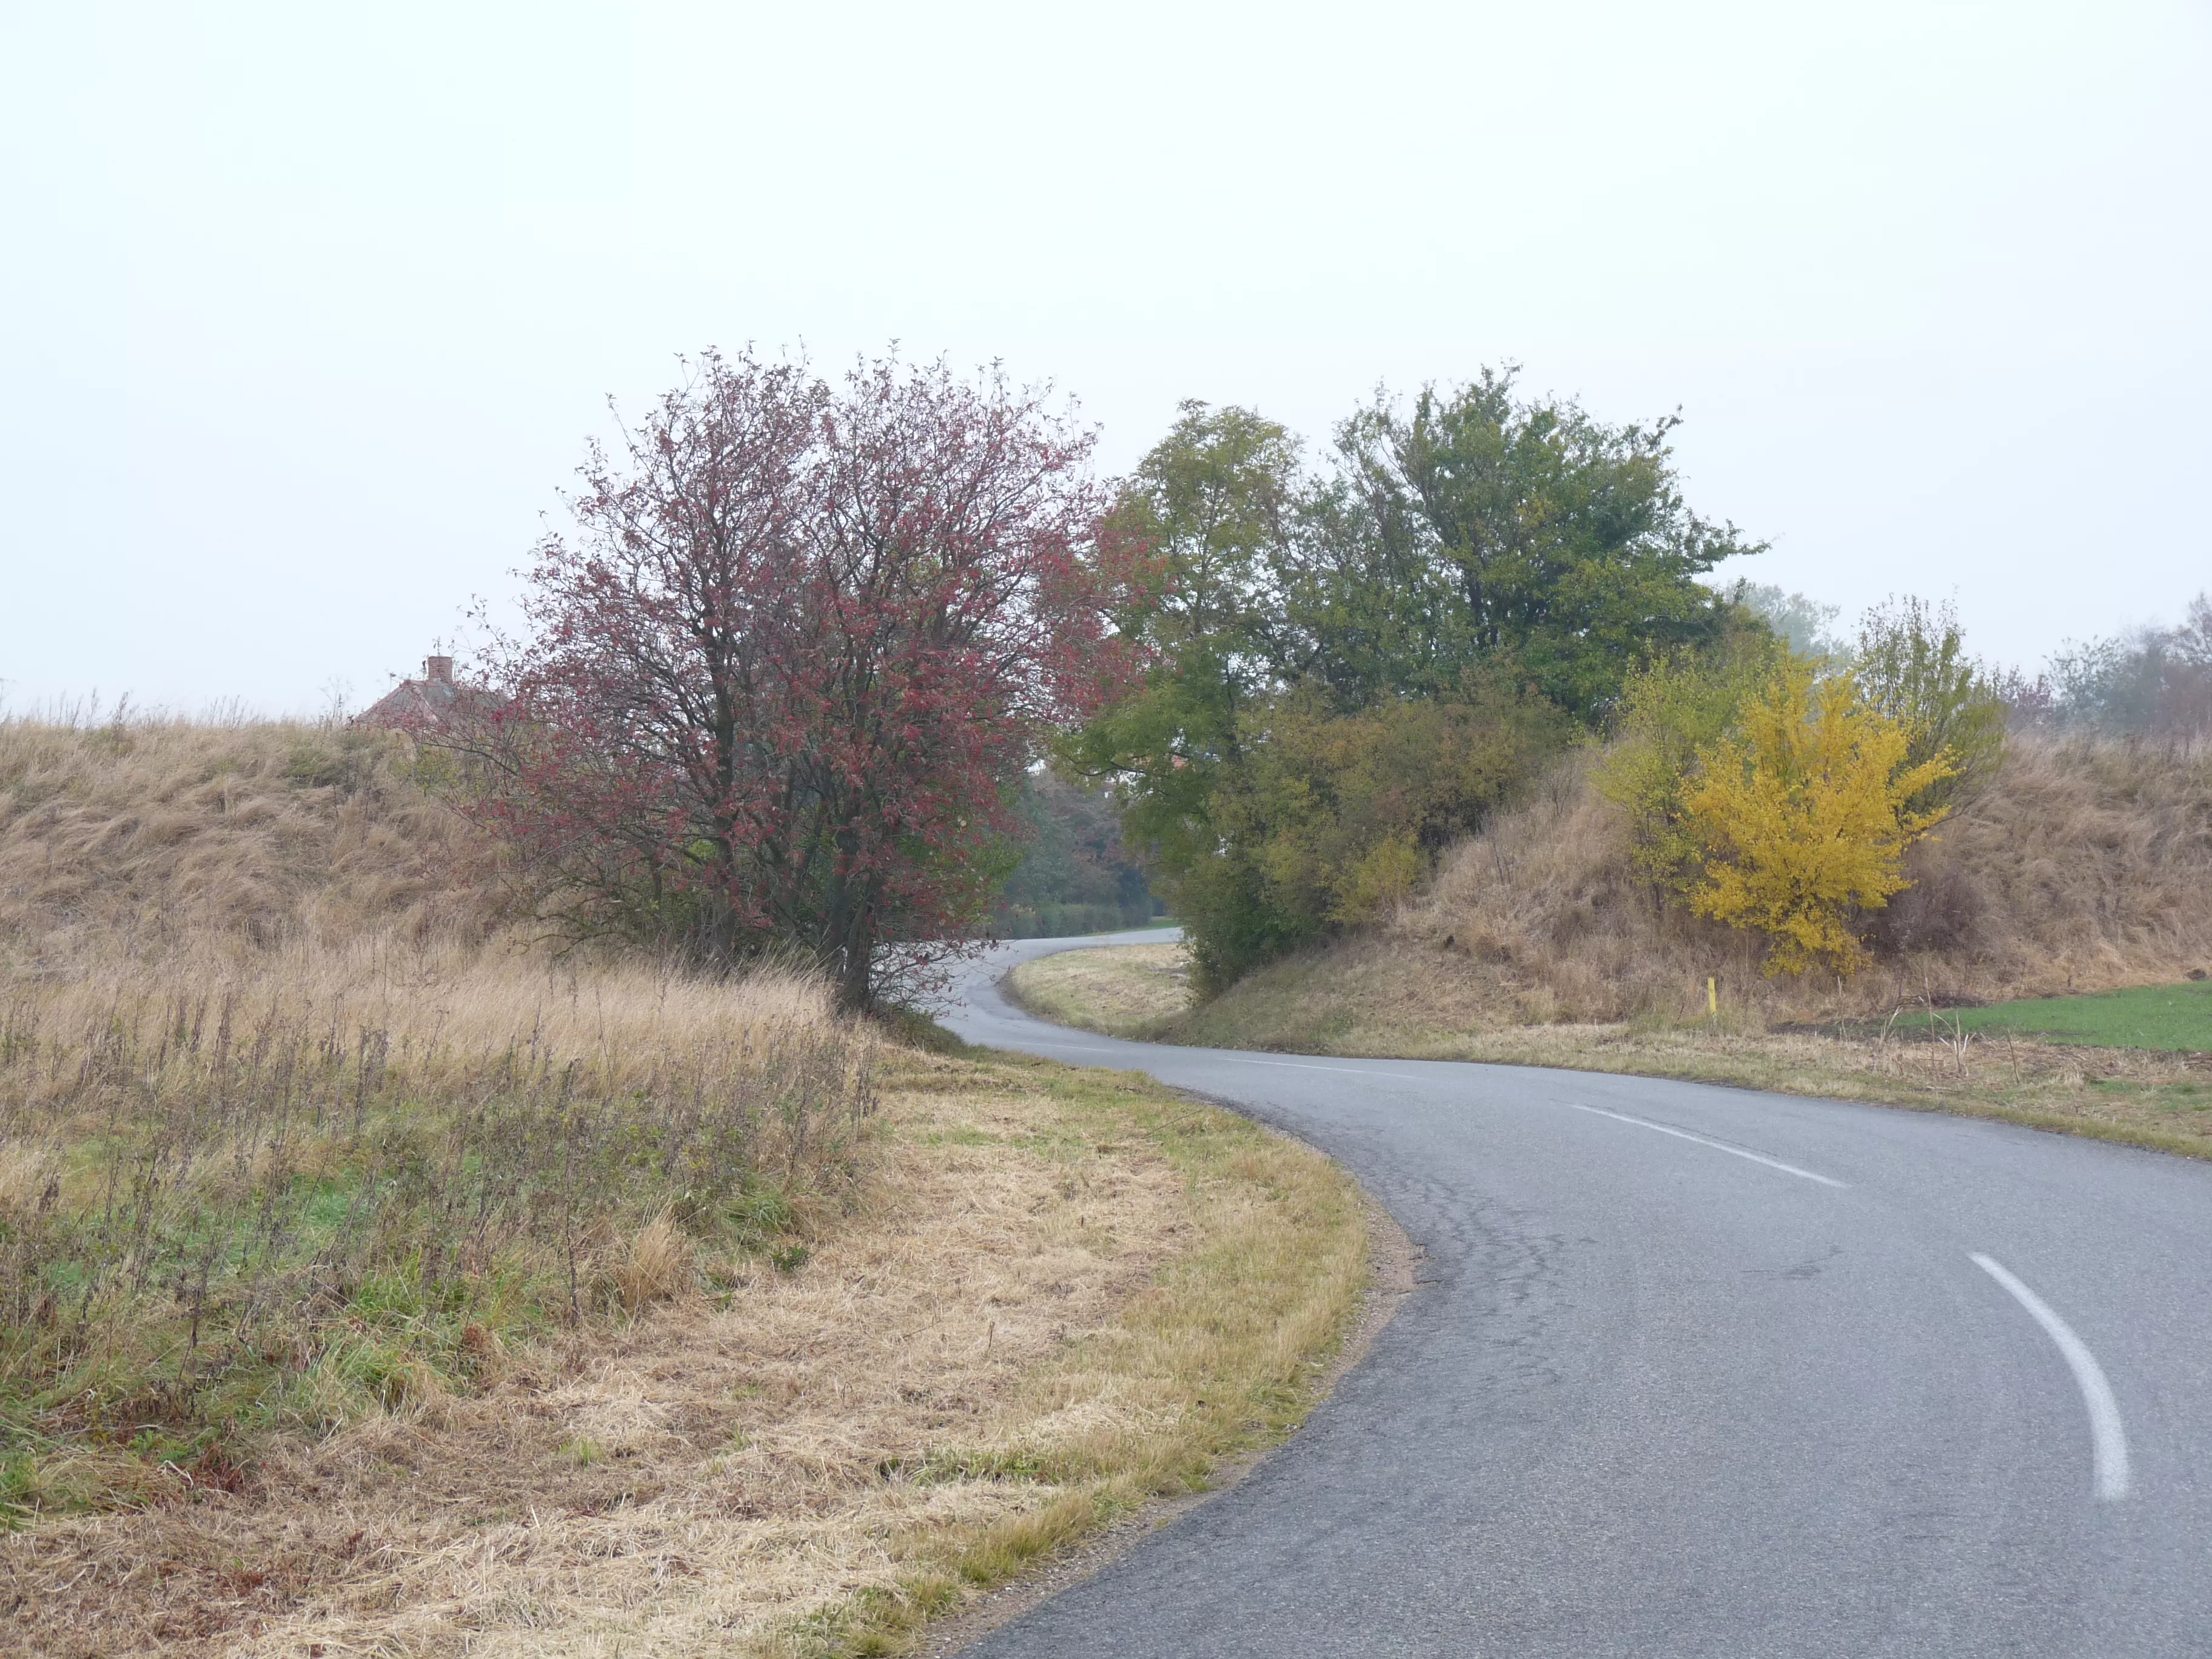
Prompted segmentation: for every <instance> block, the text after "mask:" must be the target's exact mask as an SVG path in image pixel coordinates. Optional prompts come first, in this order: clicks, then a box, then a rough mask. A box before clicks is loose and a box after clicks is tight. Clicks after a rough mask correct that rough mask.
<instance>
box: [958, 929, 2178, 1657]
mask: <svg viewBox="0 0 2212 1659" xmlns="http://www.w3.org/2000/svg"><path fill="white" fill-rule="evenodd" d="M1118 937H1119V938H1120V939H1122V940H1125V941H1126V940H1131V939H1134V938H1146V939H1158V938H1160V937H1161V935H1159V934H1149V935H1137V936H1130V935H1122V936H1118ZM1103 942H1111V941H1104V940H1086V939H1074V940H1070V939H1054V940H1035V941H1029V942H1027V943H1024V944H1022V945H1011V946H1006V947H1003V948H1002V949H1001V950H1000V951H999V952H997V953H996V954H995V955H994V957H991V958H990V959H989V960H987V962H985V963H981V964H978V966H977V967H976V968H975V969H974V970H973V971H972V972H971V973H970V974H969V976H968V978H967V979H966V981H964V983H963V986H962V987H961V996H962V1001H961V1003H960V1005H959V1006H957V1007H956V1008H955V1009H954V1010H953V1012H951V1014H950V1015H949V1016H948V1017H947V1018H946V1022H945V1023H946V1024H949V1025H951V1027H952V1028H953V1029H955V1030H958V1031H959V1032H960V1033H961V1034H962V1035H963V1036H966V1037H967V1038H968V1039H969V1041H971V1042H986V1043H990V1044H992V1045H994V1046H996V1047H1000V1048H1018V1049H1024V1050H1027V1051H1029V1052H1031V1053H1035V1054H1048V1055H1051V1056H1053V1057H1054V1058H1058V1059H1064V1060H1069V1061H1072V1062H1073V1063H1076V1064H1080V1065H1091V1066H1124V1067H1130V1068H1139V1069H1142V1070H1144V1071H1146V1072H1149V1073H1152V1075H1153V1076H1155V1077H1157V1078H1158V1079H1161V1080H1162V1081H1163V1082H1165V1083H1169V1084H1171V1085H1176V1086H1178V1087H1182V1088H1186V1089H1190V1090H1194V1091H1198V1092H1200V1093H1202V1094H1205V1095H1207V1096H1210V1097H1213V1098H1215V1099H1218V1100H1221V1101H1224V1102H1226V1103H1231V1104H1233V1105H1235V1106H1237V1108H1238V1109H1242V1110H1243V1111H1246V1112H1248V1113H1249V1114H1250V1115H1253V1116H1255V1117H1258V1118H1261V1119H1263V1120H1265V1121H1268V1122H1271V1123H1274V1124H1278V1125H1279V1126H1281V1127H1284V1128H1285V1129H1288V1130H1291V1131H1292V1132H1293V1133H1297V1134H1298V1135H1300V1136H1302V1137H1304V1139H1307V1140H1309V1141H1310V1142H1312V1143H1313V1144H1315V1145H1316V1146H1320V1147H1322V1148H1323V1149H1324V1150H1326V1151H1327V1152H1330V1153H1331V1154H1333V1155H1334V1156H1335V1157H1336V1158H1340V1159H1341V1160H1342V1161H1343V1162H1344V1163H1345V1164H1346V1165H1347V1166H1348V1167H1349V1168H1350V1169H1351V1170H1352V1171H1353V1173H1354V1174H1356V1175H1357V1176H1358V1178H1359V1179H1360V1180H1361V1181H1362V1182H1364V1183H1365V1185H1366V1186H1367V1188H1368V1189H1369V1190H1370V1192H1372V1193H1373V1194H1375V1195H1376V1197H1377V1198H1378V1199H1380V1200H1382V1201H1383V1204H1385V1205H1386V1206H1388V1207H1389V1210H1390V1212H1391V1213H1392V1214H1393V1215H1394V1216H1395V1217H1396V1218H1397V1219H1398V1221H1399V1222H1400V1224H1401V1225H1402V1226H1403V1227H1404V1228H1405V1230H1406V1231H1407V1233H1408V1234H1410V1235H1411V1236H1412V1237H1413V1241H1414V1243H1416V1244H1417V1245H1419V1247H1420V1248H1421V1249H1423V1250H1424V1251H1425V1261H1424V1262H1423V1264H1422V1266H1421V1267H1420V1268H1419V1279H1420V1281H1421V1282H1420V1284H1419V1286H1418V1288H1417V1289H1416V1290H1415V1291H1414V1293H1413V1295H1412V1296H1411V1297H1408V1298H1407V1301H1406V1303H1405V1304H1404V1306H1403V1308H1402V1309H1401V1311H1400V1312H1399V1314H1398V1316H1397V1317H1396V1319H1395V1321H1394V1322H1392V1323H1391V1324H1390V1325H1389V1327H1388V1328H1386V1329H1385V1330H1384V1331H1383V1333H1382V1334H1381V1335H1380V1336H1379V1337H1378V1339H1377V1340H1376V1343H1375V1346H1374V1347H1373V1349H1372V1351H1371V1352H1370V1354H1369V1355H1368V1357H1367V1358H1366V1359H1365V1360H1364V1362H1363V1363H1362V1364H1360V1365H1358V1367H1356V1368H1355V1369H1354V1370H1352V1373H1351V1374H1350V1375H1348V1376H1346V1378H1345V1379H1344V1381H1343V1382H1342V1383H1340V1385H1339V1387H1338V1389H1337V1390H1336V1392H1335V1394H1334V1395H1333V1396H1332V1397H1331V1398H1330V1399H1329V1400H1328V1401H1327V1402H1326V1403H1325V1404H1323V1405H1322V1407H1321V1408H1320V1409H1319V1410H1317V1411H1316V1412H1315V1413H1314V1414H1313V1416H1312V1418H1311V1419H1310V1421H1309V1422H1308V1424H1307V1425H1306V1426H1305V1428H1304V1429H1303V1430H1302V1431H1300V1432H1299V1434H1298V1435H1297V1437H1296V1438H1295V1439H1293V1440H1292V1441H1291V1443H1289V1444H1288V1445H1287V1446H1286V1447H1285V1448H1284V1449H1282V1450H1281V1451H1280V1452H1279V1453H1278V1454H1276V1455H1274V1456H1273V1457H1272V1458H1271V1459H1269V1460H1268V1461H1267V1462H1265V1463H1264V1464H1262V1465H1261V1468H1259V1469H1258V1470H1257V1471H1256V1472H1255V1473H1254V1474H1253V1475H1252V1476H1251V1477H1250V1478H1249V1479H1248V1480H1246V1481H1244V1482H1243V1484H1242V1485H1240V1486H1237V1487H1236V1488H1235V1489H1234V1490H1232V1491H1231V1492H1227V1493H1225V1494H1224V1495H1223V1496H1222V1497H1221V1498H1218V1499H1217V1500H1215V1501H1214V1502H1212V1503H1211V1504H1205V1505H1203V1506H1201V1507H1200V1508H1199V1509H1197V1510H1193V1511H1192V1512H1191V1513H1190V1514H1189V1515H1188V1516H1185V1517H1184V1518H1183V1519H1182V1520H1181V1521H1179V1522H1176V1523H1175V1524H1174V1525H1172V1526H1170V1527H1167V1528H1163V1529H1162V1530H1161V1531H1160V1532H1158V1533H1157V1534H1154V1535H1152V1537H1151V1538H1149V1539H1147V1540H1146V1541H1145V1542H1144V1543H1142V1544H1140V1545H1139V1547H1137V1548H1135V1549H1134V1550H1133V1551H1132V1552H1131V1553H1129V1554H1127V1556H1125V1557H1123V1558H1122V1559H1121V1560H1120V1561H1118V1562H1116V1563H1115V1564H1114V1565H1111V1566H1109V1567H1108V1568H1107V1569H1106V1570H1105V1571H1103V1572H1101V1573H1099V1574H1098V1575H1097V1576H1096V1577H1092V1578H1091V1579H1089V1580H1087V1581H1085V1582H1084V1583H1079V1584H1078V1585H1077V1586H1075V1587H1074V1588H1073V1589H1070V1590H1068V1591H1067V1592H1066V1593H1065V1594H1063V1595H1060V1596H1059V1597H1057V1598H1056V1599H1054V1600H1053V1601H1048V1602H1047V1603H1045V1604H1044V1605H1042V1607H1037V1608H1036V1609H1035V1610H1034V1611H1032V1612H1031V1613H1028V1614H1026V1615H1024V1617H1022V1618H1021V1619H1019V1620H1016V1621H1015V1622H1013V1623H1012V1624H1010V1625H1008V1626H1005V1627H1004V1628H1002V1629H1000V1630H999V1631H997V1632H994V1633H992V1634H991V1635H989V1636H987V1637H986V1638H983V1639H982V1640H981V1642H980V1643H978V1644H975V1646H973V1647H971V1648H969V1649H968V1650H966V1651H967V1652H968V1653H969V1655H971V1656H973V1659H1017V1656H1019V1659H1030V1656H1035V1659H1046V1656H1050V1659H1085V1656H1104V1655H1113V1656H1116V1659H1139V1656H1145V1659H1151V1656H1158V1659H1195V1656H1232V1655H1235V1656H1241V1655H1254V1656H1261V1655H1265V1656H1286V1655H1304V1654H1316V1655H1363V1656H1364V1655H1377V1656H1381V1655H1389V1656H1393V1659H1407V1656H1415V1655H1430V1654H1437V1655H1454V1656H1461V1655H1465V1656H1497V1659H1550V1656H1560V1659H1609V1656H1614V1655H1620V1656H1629V1655H1634V1656H1638V1659H1655V1656H1674V1655H1680V1656H1692V1655H1695V1656H1719V1655H1729V1656H1735V1655H1743V1656H1770V1655H1771V1656H1797V1659H1813V1656H1826V1655H1834V1656H1838V1659H1846V1656H1847V1659H1872V1656H1891V1655H1915V1656H1919V1655H1926V1656H1929V1659H1975V1656H1983V1655H2006V1656H2021V1655H2033V1656H2050V1659H2062V1656H2063V1659H2124V1656H2138V1655H2160V1656H2166V1655H2212V1344H2208V1340H2207V1339H2208V1335H2212V1166H2207V1165H2205V1164H2197V1163H2193V1162H2191V1161H2188V1160H2185V1159H2182V1158H2169V1157H2164V1156H2160V1155H2159V1154H2156V1153H2151V1152H2133V1151H2130V1150H2127V1149H2124V1148H2119V1147H2112V1146H2102V1145H2100V1144H2098V1143H2096V1142H2093V1141H2087V1140H2078V1139H2068V1138H2065V1137H2062V1136H2057V1135H2047V1134H2039V1133H2035V1132H2033V1131H2031V1130H2025V1129H2015V1128H2012V1127H2008V1126H2004V1125H2001V1124H1990V1123H1982V1122H1976V1121H1968V1120H1966V1119H1960V1118H1948V1117H1942V1116H1935V1115H1919V1114H1915V1113H1910V1112H1902V1111H1891V1110H1884V1109H1880V1108H1875V1107H1865V1106H1853V1105H1849V1104H1844V1103H1838V1102H1832V1101H1820V1100H1803V1099H1797V1098H1794V1097H1789V1096H1781V1095H1762V1094H1753V1093H1750V1092H1747V1091H1741V1090H1734V1089H1723V1088H1712V1087H1705V1086H1700V1085H1693V1084H1683V1083H1671V1082H1662V1081H1657V1080H1652V1079H1637V1078H1626V1077H1610V1076H1602V1075H1598V1074H1595V1073H1577V1072H1551V1071H1536V1070H1529V1069H1523V1068H1520V1067H1512V1066H1475V1065H1465V1064H1454V1063H1444V1062H1431V1061H1411V1060H1338V1059H1328V1058H1311V1059H1305V1058H1301V1057H1298V1056H1296V1055H1286V1054H1264V1055H1262V1054H1237V1053H1231V1052H1224V1051H1219V1050H1212V1049H1202V1048H1171V1047H1166V1046H1161V1045H1154V1044H1145V1043H1131V1042H1116V1041H1114V1040H1112V1039H1109V1038H1105V1037H1098V1036H1091V1035H1089V1034H1087V1033H1084V1032H1078V1031H1071V1030H1066V1029H1065V1028H1062V1027H1060V1026H1054V1025H1050V1024H1044V1023H1042V1022H1040V1021H1037V1020H1035V1019H1032V1018H1029V1017H1028V1016H1026V1015H1024V1014H1023V1013H1021V1012H1019V1011H1018V1010H1016V1009H1014V1008H1012V1006H1009V1005H1008V1004H1007V1003H1006V1001H1005V1000H1003V999H1002V998H1001V997H1000V994H998V992H997V990H996V988H995V986H994V981H995V980H996V979H997V978H998V977H999V976H1000V975H1003V974H1004V973H1005V972H1006V969H1007V968H1008V967H1010V966H1011V965H1012V963H1014V962H1015V961H1018V960H1019V959H1021V958H1022V957H1027V956H1033V955H1038V954H1042V953H1044V952H1046V951H1053V950H1061V949H1066V948H1070V947H1071V946H1074V945H1087V944H1096V943H1103Z"/></svg>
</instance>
